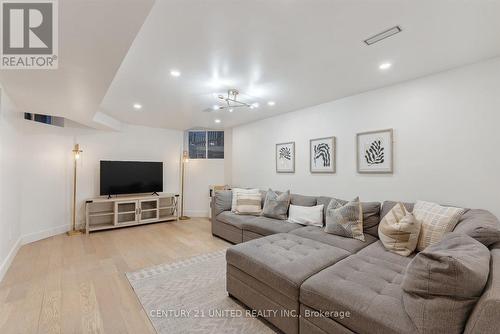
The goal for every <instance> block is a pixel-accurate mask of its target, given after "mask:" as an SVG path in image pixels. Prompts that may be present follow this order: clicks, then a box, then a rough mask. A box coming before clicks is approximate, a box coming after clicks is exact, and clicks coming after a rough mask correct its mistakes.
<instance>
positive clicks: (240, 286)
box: [226, 233, 350, 334]
mask: <svg viewBox="0 0 500 334" xmlns="http://www.w3.org/2000/svg"><path fill="white" fill-rule="evenodd" d="M349 255H350V253H349V252H347V251H346V250H343V249H341V248H337V247H334V246H330V245H326V244H323V243H321V242H317V241H314V240H310V239H306V238H302V237H300V236H297V235H293V234H286V233H279V234H274V235H270V236H268V237H264V238H260V239H255V240H251V241H248V242H245V243H242V244H238V245H235V246H232V247H230V248H229V249H228V250H227V253H226V261H227V275H226V279H227V291H228V293H229V295H230V296H233V297H234V298H236V299H238V300H240V301H241V302H243V303H244V304H246V305H247V306H249V307H250V308H252V309H254V310H255V311H257V312H258V314H259V315H261V316H262V317H263V318H265V319H266V320H267V321H269V322H270V323H272V324H273V325H274V326H276V327H277V328H279V329H280V330H282V331H283V332H285V333H288V334H296V333H298V330H299V318H298V317H299V314H300V308H299V289H300V286H301V284H302V282H304V281H305V280H306V279H308V278H309V277H310V276H312V275H314V274H316V273H318V272H319V271H321V270H323V269H324V268H326V267H328V266H331V265H332V264H334V263H336V262H338V261H340V260H342V259H344V258H346V257H347V256H349Z"/></svg>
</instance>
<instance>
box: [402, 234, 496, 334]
mask: <svg viewBox="0 0 500 334" xmlns="http://www.w3.org/2000/svg"><path fill="white" fill-rule="evenodd" d="M489 270H490V252H489V250H488V248H486V246H484V245H483V244H481V243H480V242H479V241H476V240H474V239H472V238H471V237H469V236H468V235H465V234H461V233H456V232H453V233H448V234H446V235H445V237H444V238H443V240H441V241H440V242H438V243H437V244H435V245H432V246H429V247H427V248H426V249H425V250H424V251H422V252H420V253H419V254H417V255H416V256H415V258H414V259H413V260H412V261H411V263H410V264H409V265H408V268H407V270H406V273H405V275H404V278H403V282H402V285H401V286H402V288H403V291H404V292H403V304H404V308H405V310H406V313H408V315H409V316H410V318H411V319H412V321H413V323H414V324H415V326H416V327H417V328H418V330H419V332H421V333H450V334H453V333H456V334H459V333H462V332H463V330H464V327H465V324H466V321H467V319H468V317H469V315H470V313H471V311H472V309H473V307H474V305H475V304H476V302H477V300H478V299H479V297H480V296H481V294H482V292H483V289H484V287H485V285H486V281H487V280H488V274H489Z"/></svg>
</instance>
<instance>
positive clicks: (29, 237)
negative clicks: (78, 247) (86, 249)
mask: <svg viewBox="0 0 500 334" xmlns="http://www.w3.org/2000/svg"><path fill="white" fill-rule="evenodd" d="M68 230H69V226H68V225H67V224H65V225H61V226H56V227H52V228H49V229H46V230H43V231H40V232H35V233H30V234H25V235H22V236H20V237H19V239H17V241H16V243H15V244H14V246H12V248H11V250H10V252H9V254H8V255H7V257H6V258H5V260H4V261H3V263H2V264H1V265H0V282H1V281H2V280H3V278H4V276H5V274H6V273H7V270H9V267H10V265H11V264H12V260H14V258H15V257H16V254H17V252H18V251H19V248H21V247H22V246H23V245H26V244H29V243H31V242H35V241H38V240H42V239H45V238H49V237H52V236H54V235H57V234H61V233H64V232H67V231H68Z"/></svg>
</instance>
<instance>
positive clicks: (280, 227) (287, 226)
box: [241, 217, 302, 236]
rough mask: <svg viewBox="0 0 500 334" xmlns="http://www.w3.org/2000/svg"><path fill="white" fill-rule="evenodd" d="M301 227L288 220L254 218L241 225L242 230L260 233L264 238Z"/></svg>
mask: <svg viewBox="0 0 500 334" xmlns="http://www.w3.org/2000/svg"><path fill="white" fill-rule="evenodd" d="M300 227H302V226H301V225H298V224H292V223H289V222H287V221H286V220H279V219H273V218H267V217H254V218H253V219H251V220H247V221H245V222H244V223H243V224H242V225H241V228H242V229H244V230H246V231H250V232H254V233H258V234H260V235H264V236H265V235H271V234H276V233H287V232H290V231H293V230H295V229H297V228H300Z"/></svg>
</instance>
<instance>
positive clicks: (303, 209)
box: [288, 204, 323, 227]
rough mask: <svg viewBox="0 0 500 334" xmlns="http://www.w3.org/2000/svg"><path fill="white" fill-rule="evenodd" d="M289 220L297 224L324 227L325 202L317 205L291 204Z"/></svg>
mask: <svg viewBox="0 0 500 334" xmlns="http://www.w3.org/2000/svg"><path fill="white" fill-rule="evenodd" d="M288 221H289V222H290V223H295V224H301V225H312V226H319V227H323V204H321V205H316V206H299V205H293V204H290V209H289V211H288Z"/></svg>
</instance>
